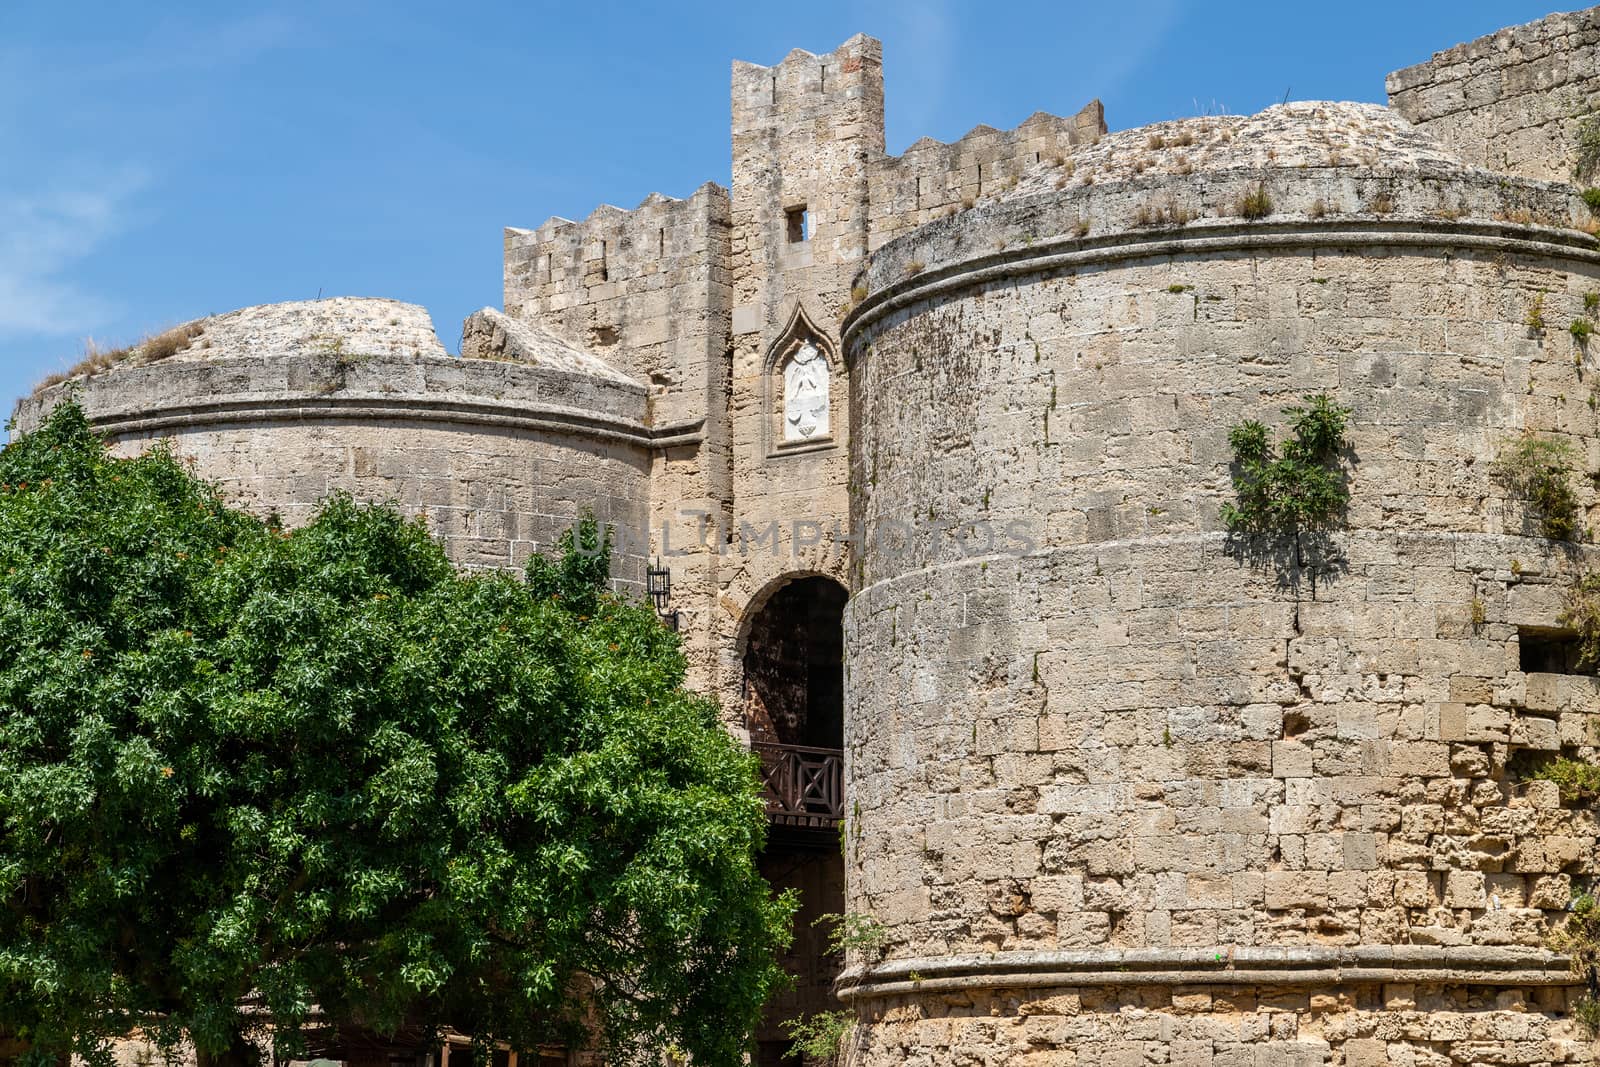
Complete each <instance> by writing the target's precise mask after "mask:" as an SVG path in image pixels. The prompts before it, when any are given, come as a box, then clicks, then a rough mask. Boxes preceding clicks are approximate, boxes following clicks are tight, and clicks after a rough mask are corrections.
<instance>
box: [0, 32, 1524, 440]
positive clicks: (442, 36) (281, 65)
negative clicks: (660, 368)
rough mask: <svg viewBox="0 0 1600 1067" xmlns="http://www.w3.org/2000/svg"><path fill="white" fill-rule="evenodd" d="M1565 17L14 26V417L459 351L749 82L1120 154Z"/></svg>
mask: <svg viewBox="0 0 1600 1067" xmlns="http://www.w3.org/2000/svg"><path fill="white" fill-rule="evenodd" d="M1552 9H1553V8H1552V7H1551V0H1539V2H1534V3H1529V2H1524V0H1493V2H1488V0H1451V2H1395V0H1387V2H1383V3H1379V2H1373V0H1351V2H1347V3H1343V4H1334V5H1323V4H1282V3H1271V4H1268V3H1229V2H1225V0H1224V2H1220V3H1219V2H1216V0H1213V2H1210V3H1198V2H1189V0H1118V2H1114V3H1094V4H1086V3H1076V2H1068V0H1056V2H1053V3H994V2H990V3H981V4H980V3H956V2H940V0H922V2H886V3H876V2H871V0H856V2H853V3H838V2H830V0H819V2H815V3H811V4H806V5H796V4H781V5H780V4H764V3H752V2H749V0H745V2H743V3H726V4H724V3H717V4H698V5H697V4H687V5H686V4H670V5H669V4H659V5H655V4H649V5H646V4H639V5H631V6H624V5H607V4H603V3H574V2H570V0H569V2H565V3H550V4H545V3H536V2H528V0H521V2H516V3H512V2H497V3H489V2H484V3H472V2H455V3H450V4H444V3H434V4H423V3H408V2H405V0H382V2H379V0H374V2H344V0H320V2H316V3H277V4H252V3H246V2H232V3H226V4H214V3H212V4H201V3H189V2H180V0H167V2H160V3H158V2H152V0H145V2H141V3H129V2H126V0H120V2H103V3H90V2H82V0H0V404H3V405H4V407H5V408H6V409H7V410H9V407H10V398H12V397H14V396H16V395H17V394H19V393H21V392H23V391H25V390H26V389H28V388H30V387H31V385H32V383H33V382H34V381H36V380H37V379H38V378H40V377H42V376H43V375H44V374H46V373H49V372H50V371H53V370H58V369H60V368H62V367H63V366H66V365H67V364H70V363H71V362H73V361H74V360H75V359H76V358H77V357H78V355H79V354H80V353H81V351H82V348H83V344H84V339H85V338H87V337H91V336H92V337H94V338H95V339H97V340H99V341H102V342H107V343H120V342H127V341H132V340H136V339H137V338H139V337H140V336H142V335H144V334H146V333H148V332H151V331H154V330H158V329H161V328H164V327H166V326H169V325H172V324H175V323H178V322H181V321H184V320H187V319H190V318H194V317H196V316H199V315H204V314H209V313H214V312H222V311H228V310H231V309H233V308H236V307H243V306H246V305H249V304H259V303H268V302H272V301H278V300H299V299H310V298H314V297H315V296H317V294H318V292H321V293H323V294H325V295H329V296H334V295H359V296H390V297H395V298H398V299H401V300H408V301H413V302H416V303H420V304H423V305H425V306H426V307H427V308H428V309H429V311H430V312H431V313H432V314H433V319H434V325H435V326H436V327H437V329H438V331H439V334H440V337H441V339H442V340H443V341H444V343H445V346H446V347H447V348H450V349H451V350H454V349H455V348H456V346H457V343H458V340H459V337H460V324H461V320H462V319H463V318H464V317H465V316H466V315H467V314H469V313H470V312H471V311H473V310H475V309H476V308H479V307H482V306H483V305H485V304H493V305H498V304H499V303H500V250H501V228H502V227H503V226H506V225H514V226H536V225H538V224H539V223H540V222H542V221H543V220H544V219H545V218H547V217H549V216H551V215H564V216H567V217H569V218H581V217H583V216H584V215H587V214H588V213H589V211H590V210H591V209H592V208H593V207H594V206H595V205H596V204H598V203H602V202H608V203H614V204H618V205H621V206H624V207H632V206H633V205H635V204H637V203H638V202H639V201H640V200H641V199H643V198H644V196H645V194H646V193H648V192H650V191H652V190H660V191H661V192H664V193H667V194H669V195H673V196H683V195H687V194H688V193H689V192H691V191H692V190H693V189H694V188H695V187H696V186H697V185H699V184H700V183H701V182H703V181H706V180H708V179H710V180H715V181H718V182H721V183H723V184H726V183H727V181H728V170H729V144H728V75H729V64H730V62H731V61H732V60H734V59H744V60H749V61H751V62H756V63H763V64H770V63H775V62H777V61H778V60H779V59H781V58H782V57H783V55H784V54H785V53H786V52H788V51H789V50H790V49H791V48H795V47H800V48H806V49H809V50H811V51H813V52H823V51H829V50H831V49H832V48H834V47H835V46H836V45H837V44H838V43H839V42H841V41H843V40H844V39H845V38H847V37H849V36H850V35H851V34H853V33H856V32H861V31H864V32H867V33H870V34H872V35H873V36H876V37H879V38H881V39H882V40H883V42H884V77H885V84H886V94H887V101H888V103H887V107H888V127H889V128H888V139H889V149H890V151H899V150H901V149H903V148H904V147H905V146H906V145H908V144H910V143H911V142H912V141H914V140H916V139H917V138H918V137H920V136H923V135H929V136H933V137H936V138H939V139H941V140H951V139H953V138H956V137H959V136H960V135H961V134H962V133H964V132H965V131H966V130H968V129H970V128H971V127H972V126H974V125H976V124H978V123H980V122H984V123H988V124H990V125H993V126H1001V127H1005V126H1011V125H1014V124H1016V123H1018V122H1020V121H1021V120H1022V119H1024V118H1026V117H1027V116H1028V115H1029V114H1031V113H1032V112H1034V111H1037V110H1045V111H1053V112H1057V113H1061V114H1070V113H1071V112H1073V111H1076V110H1077V109H1078V108H1079V107H1081V106H1082V105H1083V104H1084V103H1085V102H1086V101H1088V100H1089V99H1091V98H1093V97H1096V96H1098V97H1100V99H1102V100H1103V101H1104V102H1105V105H1106V119H1107V122H1108V123H1109V125H1110V126H1111V128H1112V129H1114V130H1115V129H1125V128H1127V127H1131V126H1138V125H1142V124H1144V123H1147V122H1153V121H1158V120H1162V119H1169V118H1175V117H1180V116H1184V115H1192V114H1196V113H1198V112H1200V111H1202V110H1206V109H1211V110H1216V109H1218V108H1225V109H1226V110H1230V111H1235V112H1250V111H1256V110H1259V109H1260V108H1262V107H1265V106H1267V105H1268V104H1272V103H1276V102H1278V101H1279V100H1280V99H1282V98H1284V96H1285V95H1286V94H1287V95H1288V97H1289V98H1290V99H1344V100H1371V101H1379V102H1381V101H1382V100H1383V99H1384V96H1383V76H1384V74H1385V73H1386V72H1388V71H1390V70H1392V69H1395V68H1397V67H1401V66H1406V65H1409V64H1411V63H1415V62H1420V61H1422V60H1425V59H1427V58H1428V57H1429V56H1430V55H1431V54H1432V53H1433V52H1434V51H1436V50H1439V49H1442V48H1446V47H1448V46H1450V45H1452V44H1456V43H1458V42H1460V41H1464V40H1468V39H1470V38H1473V37H1476V36H1479V35H1481V34H1483V33H1487V32H1490V31H1492V30H1495V29H1498V28H1500V27H1502V26H1507V25H1512V24H1515V23H1519V22H1526V21H1529V20H1531V19H1534V18H1538V17H1540V16H1542V15H1544V14H1547V13H1548V12H1549V11H1551V10H1552Z"/></svg>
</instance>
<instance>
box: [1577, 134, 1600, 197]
mask: <svg viewBox="0 0 1600 1067" xmlns="http://www.w3.org/2000/svg"><path fill="white" fill-rule="evenodd" d="M1576 149H1577V151H1576V153H1575V155H1576V160H1575V163H1576V165H1575V166H1574V167H1573V174H1574V176H1575V177H1577V178H1589V177H1592V176H1593V175H1594V173H1595V171H1596V169H1597V168H1600V111H1590V112H1589V113H1588V114H1586V115H1584V116H1583V117H1582V118H1581V119H1579V120H1578V138H1577V145H1576ZM1584 199H1585V200H1586V201H1587V200H1588V195H1587V193H1586V194H1585V196H1584ZM1590 206H1593V204H1592V203H1591V205H1590Z"/></svg>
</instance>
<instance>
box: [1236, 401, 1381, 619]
mask: <svg viewBox="0 0 1600 1067" xmlns="http://www.w3.org/2000/svg"><path fill="white" fill-rule="evenodd" d="M1302 401H1303V403H1302V404H1298V405H1292V406H1290V407H1286V408H1284V409H1283V413H1284V414H1285V415H1287V416H1289V419H1290V433H1289V436H1288V437H1287V438H1286V439H1285V440H1283V441H1282V442H1275V441H1274V440H1273V435H1272V432H1271V431H1270V430H1269V429H1268V428H1267V427H1266V425H1265V424H1263V423H1261V422H1258V421H1256V420H1254V419H1246V420H1245V421H1244V422H1240V423H1237V424H1236V425H1234V426H1233V427H1231V428H1230V429H1229V430H1228V444H1229V446H1230V447H1231V448H1232V450H1233V466H1232V474H1233V491H1234V499H1233V500H1232V501H1231V502H1229V503H1225V504H1223V505H1222V521H1223V524H1224V525H1226V526H1227V528H1228V531H1229V533H1230V534H1231V535H1232V542H1231V545H1230V552H1233V553H1236V554H1237V555H1239V556H1241V557H1247V558H1255V559H1257V560H1262V559H1270V560H1271V561H1272V562H1273V564H1274V566H1275V567H1276V569H1277V571H1278V580H1279V583H1280V584H1282V585H1285V586H1296V585H1298V581H1299V577H1300V575H1302V574H1304V575H1306V576H1307V577H1309V578H1310V579H1311V582H1312V589H1313V593H1314V592H1315V588H1316V581H1317V579H1318V578H1319V577H1320V576H1322V575H1325V574H1328V573H1331V572H1332V571H1334V570H1335V569H1337V568H1338V567H1339V566H1340V565H1342V562H1343V559H1342V555H1341V554H1340V553H1339V551H1338V549H1337V546H1336V545H1335V544H1334V542H1333V540H1332V538H1331V536H1330V534H1331V530H1332V527H1333V526H1334V524H1335V523H1336V522H1337V520H1338V519H1339V517H1340V516H1341V515H1342V514H1343V512H1344V508H1345V505H1346V503H1347V502H1348V501H1349V490H1348V489H1347V488H1346V482H1347V480H1348V473H1347V471H1346V469H1345V466H1344V463H1343V462H1342V457H1341V452H1342V451H1343V449H1344V447H1345V445H1346V443H1347V439H1346V429H1347V427H1348V425H1349V420H1350V409H1349V408H1347V407H1343V406H1341V405H1339V404H1336V403H1334V402H1333V398H1332V397H1330V396H1329V395H1328V394H1327V393H1314V394H1309V395H1307V396H1305V397H1303V398H1302Z"/></svg>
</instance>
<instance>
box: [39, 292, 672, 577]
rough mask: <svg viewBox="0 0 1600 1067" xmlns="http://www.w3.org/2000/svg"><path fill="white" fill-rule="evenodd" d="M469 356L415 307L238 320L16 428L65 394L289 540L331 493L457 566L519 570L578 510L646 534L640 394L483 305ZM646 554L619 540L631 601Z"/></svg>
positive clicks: (159, 343) (342, 306)
mask: <svg viewBox="0 0 1600 1067" xmlns="http://www.w3.org/2000/svg"><path fill="white" fill-rule="evenodd" d="M174 349H176V350H175V351H174ZM462 354H463V357H465V358H460V359H458V358H456V357H453V356H451V355H449V354H448V353H447V352H446V351H445V350H444V347H443V346H442V345H440V343H439V339H438V338H437V337H436V336H435V334H434V330H433V325H432V323H431V322H430V321H429V318H428V314H427V312H426V311H424V310H423V309H422V308H420V307H417V306H415V305H412V304H402V303H399V302H397V301H393V300H378V299H358V298H350V297H337V298H332V299H327V300H317V301H308V302H303V303H290V304H271V305H266V306H262V307H251V308H245V309H243V310H240V311H234V312H231V313H229V314H226V315H218V316H213V317H211V318H207V319H201V320H198V321H196V322H194V323H191V324H189V325H188V326H186V327H180V328H179V329H178V330H176V331H173V332H172V333H170V334H167V335H163V336H162V337H161V338H157V339H155V340H153V341H150V342H146V343H145V344H144V345H142V346H139V347H135V348H133V349H131V350H129V351H127V352H125V353H123V354H122V357H121V358H120V359H118V360H105V361H102V362H108V363H110V364H111V365H110V366H108V367H101V368H98V369H97V371H96V373H93V374H89V375H81V374H80V375H78V376H74V377H69V378H67V379H66V380H65V381H61V382H58V383H55V384H52V385H49V386H47V387H46V388H43V389H40V390H39V391H37V392H35V393H34V394H33V395H32V396H30V397H26V398H24V399H23V400H22V401H20V402H19V403H18V405H17V410H16V429H17V430H18V431H26V430H28V429H29V428H31V427H32V426H34V425H36V424H37V422H38V420H39V419H40V418H41V417H42V416H43V415H44V414H45V413H46V412H48V411H49V410H50V409H51V408H52V407H54V406H55V405H56V404H57V403H59V402H61V401H62V400H63V399H65V398H67V397H69V396H75V397H76V398H77V399H78V400H79V402H80V403H82V404H83V406H84V408H85V410H86V412H87V413H88V415H89V417H90V419H91V420H92V421H93V422H94V423H95V425H96V426H97V428H98V429H100V430H101V431H102V432H104V433H106V434H107V435H108V437H109V438H110V439H111V441H112V442H113V443H114V444H115V446H116V447H117V448H118V449H119V450H122V451H125V452H128V453H136V452H139V451H142V450H143V449H145V448H147V447H149V446H150V445H152V444H154V443H156V442H158V441H162V440H165V441H169V442H170V443H171V446H172V447H173V449H174V451H175V452H176V453H177V454H178V455H180V456H183V457H185V458H187V459H189V460H191V461H192V464H193V467H194V469H195V471H196V472H197V473H199V474H200V475H202V476H203V477H205V478H208V479H210V480H212V481H215V482H216V483H218V485H219V486H220V487H221V488H222V490H223V492H224V493H225V494H226V496H227V497H228V499H229V500H231V501H234V502H236V503H239V504H241V505H243V506H246V507H249V508H251V509H252V510H255V511H258V512H260V513H262V514H266V513H269V512H270V513H276V514H277V515H278V516H280V517H281V518H282V519H283V521H285V522H286V523H289V524H291V525H295V524H298V523H300V522H303V521H305V520H306V519H307V518H308V517H309V516H310V515H311V513H312V512H313V511H314V510H315V509H316V507H317V506H318V505H319V504H320V503H321V502H322V501H323V500H324V499H325V498H326V497H327V496H328V494H330V493H333V492H337V491H340V490H344V491H348V492H349V493H351V494H352V495H354V496H355V497H356V498H358V499H361V500H368V501H375V502H383V501H389V502H393V503H396V504H398V505H399V506H400V507H401V508H402V510H404V511H406V512H407V513H408V514H412V515H422V516H424V517H425V518H426V520H427V522H428V525H429V527H430V529H432V530H433V532H434V533H435V534H436V535H437V536H438V537H439V538H440V539H441V541H442V542H443V543H444V545H445V548H446V550H447V551H448V552H449V554H450V557H451V558H452V559H453V560H454V561H455V562H456V563H458V564H461V565H463V566H468V567H504V566H508V565H516V566H520V565H521V564H522V563H524V562H525V561H526V559H527V557H528V555H529V554H530V553H531V552H532V551H534V550H535V549H536V548H540V547H548V546H549V545H551V544H552V543H553V542H554V541H555V539H556V538H557V537H559V536H560V534H561V532H562V531H564V530H566V529H568V528H570V527H571V525H572V524H573V522H574V521H576V520H577V518H578V517H580V516H581V515H582V514H584V512H585V511H590V512H592V513H593V514H594V515H595V517H596V518H597V519H599V520H601V521H602V522H612V523H615V524H616V525H617V528H618V529H619V530H620V531H623V532H624V533H632V532H635V531H643V530H644V529H645V528H646V519H647V515H648V507H649V504H648V500H649V493H648V484H649V476H650V447H651V436H650V431H649V429H648V427H647V426H646V425H645V421H644V420H645V413H646V412H645V409H646V392H647V390H646V387H645V386H644V385H643V384H641V383H639V382H636V381H634V380H633V379H631V378H628V377H627V376H625V375H623V374H621V373H620V372H618V371H616V370H614V369H612V368H611V367H610V366H609V365H607V364H606V363H604V362H602V361H601V360H599V359H598V358H596V357H595V356H593V355H591V354H589V353H587V352H585V351H582V350H580V349H577V348H574V347H572V346H571V345H570V344H568V343H566V342H564V341H562V340H560V339H558V338H557V337H555V336H554V335H551V334H549V333H546V332H545V331H542V330H540V329H538V328H537V327H535V326H532V325H529V324H527V323H523V322H517V321H514V320H512V319H509V318H507V317H506V316H504V315H502V314H500V313H499V312H497V311H494V310H492V309H485V310H483V311H480V312H477V313H476V314H474V315H473V316H472V317H471V318H469V319H468V320H467V324H466V328H465V331H464V333H463V337H462ZM644 552H645V547H644V545H643V544H642V543H640V542H639V539H638V538H633V539H631V540H629V539H624V541H623V542H622V543H619V545H618V551H617V552H616V553H614V556H613V574H614V575H615V577H616V578H618V579H619V580H620V581H622V582H623V583H625V584H628V585H631V586H634V587H641V586H642V582H643V578H644Z"/></svg>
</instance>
